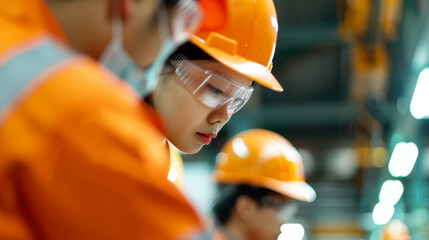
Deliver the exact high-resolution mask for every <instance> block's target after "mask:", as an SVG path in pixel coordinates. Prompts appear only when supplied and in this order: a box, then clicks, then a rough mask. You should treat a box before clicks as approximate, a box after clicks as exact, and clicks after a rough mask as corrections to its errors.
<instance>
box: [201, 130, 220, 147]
mask: <svg viewBox="0 0 429 240" xmlns="http://www.w3.org/2000/svg"><path fill="white" fill-rule="evenodd" d="M197 135H198V136H199V137H200V140H201V141H202V142H203V143H204V144H205V145H209V144H210V143H211V142H212V138H216V136H217V135H216V134H213V133H200V132H197Z"/></svg>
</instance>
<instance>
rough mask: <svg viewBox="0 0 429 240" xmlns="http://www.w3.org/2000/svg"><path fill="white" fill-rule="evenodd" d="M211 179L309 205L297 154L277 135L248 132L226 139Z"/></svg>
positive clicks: (309, 195)
mask: <svg viewBox="0 0 429 240" xmlns="http://www.w3.org/2000/svg"><path fill="white" fill-rule="evenodd" d="M213 175H214V178H215V180H216V181H217V182H219V183H227V184H228V183H230V184H248V185H253V186H259V187H264V188H267V189H270V190H273V191H275V192H278V193H280V194H283V195H285V196H287V197H290V198H294V199H297V200H301V201H306V202H312V201H314V199H315V198H316V193H315V192H314V190H313V188H312V187H311V186H310V185H308V184H307V183H306V182H305V177H304V167H303V164H302V158H301V155H300V154H299V153H298V151H297V150H296V149H295V148H294V147H293V146H292V144H291V143H290V142H289V141H288V140H286V139H285V138H284V137H282V136H280V135H279V134H277V133H274V132H271V131H268V130H263V129H252V130H247V131H244V132H242V133H240V134H238V135H236V136H235V137H233V138H232V139H231V140H229V141H228V142H227V143H226V144H225V145H224V146H223V147H222V149H221V151H220V152H219V154H218V156H217V161H216V166H215V171H214V174H213Z"/></svg>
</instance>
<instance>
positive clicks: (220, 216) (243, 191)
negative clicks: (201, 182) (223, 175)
mask: <svg viewBox="0 0 429 240" xmlns="http://www.w3.org/2000/svg"><path fill="white" fill-rule="evenodd" d="M218 189H219V191H218V195H217V197H216V199H215V201H214V204H213V208H212V211H213V214H214V217H215V218H216V220H217V221H218V222H219V223H221V224H222V225H224V224H225V223H226V222H227V221H228V219H229V218H230V217H231V213H232V211H233V210H234V208H235V204H236V202H237V199H238V198H239V197H240V196H243V195H245V196H248V197H250V198H252V199H253V200H255V202H256V203H257V204H258V205H261V204H262V199H263V198H264V197H265V196H267V195H270V194H272V193H274V191H271V190H269V189H266V188H262V187H256V186H251V185H246V184H241V185H235V184H219V185H218Z"/></svg>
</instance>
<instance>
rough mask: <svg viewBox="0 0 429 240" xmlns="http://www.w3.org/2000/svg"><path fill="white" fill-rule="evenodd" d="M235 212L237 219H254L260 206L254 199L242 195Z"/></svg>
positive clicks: (238, 199)
mask: <svg viewBox="0 0 429 240" xmlns="http://www.w3.org/2000/svg"><path fill="white" fill-rule="evenodd" d="M235 210H236V214H237V217H238V218H239V219H240V220H242V221H247V220H248V219H253V218H254V215H255V213H256V211H257V210H258V204H257V203H256V201H255V200H253V199H252V198H250V197H248V196H246V195H242V196H240V197H238V198H237V201H236V203H235Z"/></svg>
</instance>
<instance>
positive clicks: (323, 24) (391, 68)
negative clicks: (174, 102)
mask: <svg viewBox="0 0 429 240" xmlns="http://www.w3.org/2000/svg"><path fill="white" fill-rule="evenodd" d="M274 2H275V4H276V9H277V15H278V20H279V32H278V33H279V35H278V40H277V48H276V54H275V57H274V68H273V74H274V75H275V76H276V77H277V79H279V81H280V83H281V84H282V85H283V87H284V88H285V91H284V92H283V93H275V94H273V92H272V91H270V90H267V89H264V88H263V87H257V89H255V92H254V95H253V96H252V99H251V100H250V102H249V103H248V104H247V106H246V107H245V108H244V109H242V110H241V111H240V112H238V113H237V114H235V115H233V117H232V119H231V121H230V123H229V124H227V125H226V127H225V128H224V129H223V130H222V131H221V133H220V135H219V136H218V138H216V139H215V140H214V142H213V143H212V144H211V145H210V146H209V147H205V148H203V150H202V151H201V152H200V153H198V154H196V155H183V158H184V160H185V187H186V189H188V190H190V191H189V196H190V198H191V199H192V201H194V202H195V203H196V205H197V206H198V207H199V209H200V211H202V212H203V213H205V214H209V212H210V206H211V202H212V200H213V197H214V193H215V191H216V190H215V188H214V185H213V183H212V181H211V178H210V173H211V171H212V169H213V165H214V162H215V158H216V153H217V152H218V151H219V149H220V147H221V146H222V144H224V143H225V141H226V140H227V139H229V138H230V137H232V136H233V135H235V134H236V133H238V132H240V131H242V130H245V129H249V128H265V129H269V130H273V131H275V132H277V133H279V134H281V135H283V136H284V137H286V138H287V139H289V140H290V141H291V142H292V144H294V146H295V147H296V148H297V149H298V151H299V152H300V153H301V154H302V156H303V159H304V165H305V168H306V177H307V180H308V182H309V184H310V185H312V186H313V187H314V189H315V190H316V193H317V194H318V197H317V199H316V201H314V202H313V203H302V204H299V209H298V211H297V214H296V218H295V219H294V222H297V223H300V224H302V226H304V229H305V236H304V239H308V240H310V239H317V240H322V239H342V240H347V239H350V240H352V239H379V237H380V234H381V229H382V228H383V226H384V225H385V224H386V223H388V222H389V221H392V220H394V219H399V220H401V221H403V222H404V223H405V224H406V225H407V227H408V230H409V232H410V234H411V237H412V239H418V240H419V239H429V223H428V217H429V214H428V207H429V199H428V194H429V193H428V192H429V191H428V190H429V189H428V184H427V183H428V177H429V148H428V146H429V144H428V136H429V131H428V121H427V120H425V118H427V117H429V70H428V71H426V72H425V71H423V70H424V69H425V68H426V67H429V0H277V1H274ZM419 76H420V78H419ZM418 80H419V81H418ZM417 82H419V85H417ZM416 86H417V88H416ZM425 87H426V88H425ZM415 90H418V91H415ZM419 92H420V93H422V95H421V96H420V97H418V96H416V95H417V93H419ZM413 96H414V100H413V101H412V99H413ZM418 100H419V101H420V102H419V101H418ZM394 150H395V154H393V153H394ZM392 156H393V157H392ZM382 187H383V191H381V190H382ZM191 190H192V191H191ZM380 192H381V193H380ZM386 196H388V197H386Z"/></svg>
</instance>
